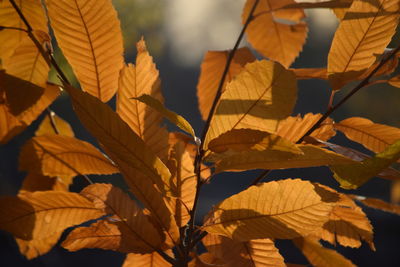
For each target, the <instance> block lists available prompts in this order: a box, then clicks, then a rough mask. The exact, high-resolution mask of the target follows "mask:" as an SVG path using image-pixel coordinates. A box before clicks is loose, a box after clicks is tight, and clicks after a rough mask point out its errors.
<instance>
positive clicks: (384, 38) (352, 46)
mask: <svg viewBox="0 0 400 267" xmlns="http://www.w3.org/2000/svg"><path fill="white" fill-rule="evenodd" d="M399 8H400V7H399V4H398V1H397V0H371V1H363V0H355V1H354V2H353V4H352V5H351V7H350V8H349V9H348V10H347V12H346V14H345V16H344V18H343V20H342V21H341V23H340V25H339V28H338V29H337V31H336V33H335V36H334V38H333V41H332V46H331V49H330V51H329V56H328V74H329V79H330V80H331V83H332V86H333V89H334V90H337V89H340V88H341V87H342V86H343V85H344V84H345V83H346V82H347V81H349V80H351V79H352V74H351V73H350V72H352V71H359V70H364V69H367V68H369V67H370V66H371V65H372V64H373V63H374V61H375V57H374V55H378V54H381V53H382V52H383V51H384V49H385V48H386V47H387V45H388V44H389V42H390V40H391V38H392V36H393V35H394V33H395V30H396V27H397V23H398V18H399Z"/></svg>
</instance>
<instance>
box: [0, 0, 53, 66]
mask: <svg viewBox="0 0 400 267" xmlns="http://www.w3.org/2000/svg"><path fill="white" fill-rule="evenodd" d="M15 2H16V4H17V6H18V7H19V9H20V10H21V12H22V13H23V14H24V16H25V17H26V19H27V20H28V22H29V24H30V25H31V26H32V28H33V29H34V30H40V31H43V32H48V28H47V19H46V16H45V14H44V9H43V6H42V3H41V1H40V0H19V1H15ZM0 25H1V26H6V27H16V28H21V29H26V26H25V23H24V22H23V21H22V20H21V19H20V17H19V15H18V13H17V12H16V11H15V9H14V7H13V6H12V5H11V3H10V2H9V1H3V2H2V3H1V4H0ZM26 36H27V34H26V33H25V32H23V31H16V30H9V29H3V30H2V31H0V58H1V59H2V60H4V59H5V58H7V57H9V56H11V55H12V53H13V52H14V50H15V49H16V48H17V47H18V46H19V44H20V42H21V41H22V40H23V39H24V38H25V37H26Z"/></svg>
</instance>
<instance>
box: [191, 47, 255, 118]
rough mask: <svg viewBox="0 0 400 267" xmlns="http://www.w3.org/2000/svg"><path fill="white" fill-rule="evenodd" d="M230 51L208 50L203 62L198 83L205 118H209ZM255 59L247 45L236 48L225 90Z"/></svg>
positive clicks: (201, 110)
mask: <svg viewBox="0 0 400 267" xmlns="http://www.w3.org/2000/svg"><path fill="white" fill-rule="evenodd" d="M228 54H229V51H208V52H207V53H206V55H205V56H204V59H203V62H202V63H201V71H200V77H199V82H198V84H197V98H198V100H199V110H200V113H201V117H202V119H203V120H207V117H208V114H209V113H210V109H211V106H212V103H213V101H214V98H215V95H216V94H217V89H218V86H219V83H220V80H221V78H222V74H223V71H224V68H225V64H226V61H227V60H228ZM253 61H255V57H254V56H253V54H252V53H251V51H250V50H249V49H248V48H247V47H242V48H239V49H238V50H236V52H235V55H234V57H233V59H232V62H231V64H230V66H229V70H228V73H227V76H226V79H225V82H224V85H223V87H222V92H224V91H225V87H226V84H227V83H228V82H230V81H231V80H232V79H233V78H234V77H235V76H236V75H238V74H239V73H240V72H241V71H242V70H243V69H244V66H245V65H246V64H247V63H250V62H253Z"/></svg>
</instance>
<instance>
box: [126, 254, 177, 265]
mask: <svg viewBox="0 0 400 267" xmlns="http://www.w3.org/2000/svg"><path fill="white" fill-rule="evenodd" d="M167 254H168V255H170V256H172V253H171V251H167ZM169 266H172V265H171V264H170V263H169V262H167V261H166V260H164V258H163V257H161V256H160V254H158V253H156V252H153V253H149V254H135V253H129V254H127V255H126V258H125V261H124V263H123V265H122V267H169Z"/></svg>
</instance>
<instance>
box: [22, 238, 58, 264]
mask: <svg viewBox="0 0 400 267" xmlns="http://www.w3.org/2000/svg"><path fill="white" fill-rule="evenodd" d="M61 234H62V232H57V233H55V234H52V235H50V236H47V237H44V238H38V239H32V240H23V239H20V238H16V239H15V240H16V241H17V245H18V248H19V251H20V252H21V254H22V255H24V256H25V257H26V258H27V259H28V260H31V259H33V258H36V257H39V256H41V255H44V254H46V253H47V252H49V251H50V250H51V249H52V248H53V246H54V245H56V244H57V242H58V239H60V237H61Z"/></svg>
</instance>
